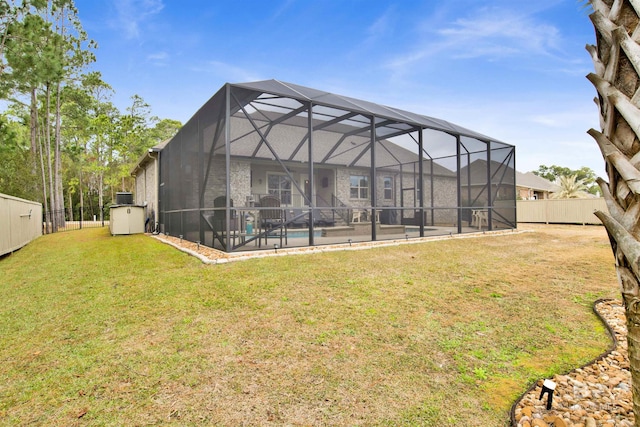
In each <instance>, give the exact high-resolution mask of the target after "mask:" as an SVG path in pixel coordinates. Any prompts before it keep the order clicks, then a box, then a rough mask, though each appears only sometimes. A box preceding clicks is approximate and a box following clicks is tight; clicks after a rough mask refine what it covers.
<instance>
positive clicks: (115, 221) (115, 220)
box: [109, 205, 144, 236]
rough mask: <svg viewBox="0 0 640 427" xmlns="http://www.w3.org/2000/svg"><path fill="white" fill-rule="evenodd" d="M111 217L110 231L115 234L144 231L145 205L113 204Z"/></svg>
mask: <svg viewBox="0 0 640 427" xmlns="http://www.w3.org/2000/svg"><path fill="white" fill-rule="evenodd" d="M109 218H110V220H109V231H110V232H111V234H112V235H113V236H115V235H116V234H136V233H144V206H138V205H112V206H111V208H110V209H109Z"/></svg>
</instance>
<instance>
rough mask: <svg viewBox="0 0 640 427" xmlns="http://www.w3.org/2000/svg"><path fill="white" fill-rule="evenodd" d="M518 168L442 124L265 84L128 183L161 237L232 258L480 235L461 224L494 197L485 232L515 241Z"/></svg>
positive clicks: (505, 148) (153, 154) (204, 114)
mask: <svg viewBox="0 0 640 427" xmlns="http://www.w3.org/2000/svg"><path fill="white" fill-rule="evenodd" d="M478 159H491V162H490V163H488V162H486V161H485V163H484V166H482V165H481V163H477V165H478V167H480V168H481V169H482V167H484V173H482V172H480V175H481V176H482V177H483V178H481V179H479V180H478V181H476V178H474V177H472V176H470V175H468V176H465V175H464V170H465V168H468V166H469V165H470V164H471V163H473V162H475V161H476V160H478ZM514 162H515V148H514V147H513V146H511V145H509V144H506V143H504V142H501V141H497V140H495V139H493V138H490V137H488V136H485V135H482V134H479V133H477V132H474V131H471V130H469V129H466V128H463V127H460V126H457V125H454V124H452V123H450V122H447V121H444V120H440V119H435V118H432V117H427V116H422V115H418V114H415V113H411V112H407V111H403V110H399V109H395V108H391V107H387V106H383V105H378V104H374V103H371V102H368V101H364V100H358V99H354V98H349V97H345V96H341V95H336V94H332V93H328V92H324V91H319V90H316V89H312V88H307V87H303V86H299V85H294V84H291V83H283V82H280V81H277V80H268V81H261V82H252V83H242V84H226V85H225V86H223V87H222V88H221V89H220V90H219V91H218V92H217V93H216V94H215V95H214V96H213V97H212V98H211V99H210V100H209V101H208V102H207V103H206V104H205V105H203V106H202V107H201V108H200V110H199V111H198V112H196V114H195V115H194V116H193V117H192V118H191V119H190V120H189V121H188V122H187V123H186V124H185V125H184V126H183V127H182V128H181V129H180V131H179V132H178V133H177V134H176V135H175V136H174V137H173V138H172V139H171V140H170V141H168V142H166V144H163V146H162V147H156V148H154V149H152V150H151V151H150V152H149V153H147V154H146V155H145V156H144V157H143V158H142V159H141V161H140V162H139V164H138V166H137V167H136V169H134V171H133V173H134V174H135V176H136V193H137V194H136V203H141V202H143V201H147V203H148V205H149V206H152V209H153V210H154V213H155V214H156V215H157V222H158V224H159V228H160V231H161V232H163V233H167V234H171V235H174V236H178V235H180V236H183V238H184V239H187V240H190V241H193V242H199V243H200V244H203V245H207V246H211V247H215V248H219V249H222V250H225V251H238V250H253V249H256V248H264V245H268V246H267V247H271V246H272V245H273V244H277V245H278V246H279V247H283V246H308V245H310V246H314V245H318V244H332V243H347V242H356V241H371V240H382V239H395V238H407V239H408V238H411V237H420V236H424V235H426V234H428V233H441V234H450V233H462V232H472V231H478V230H477V228H476V229H474V228H472V227H471V222H472V221H471V219H470V217H469V215H466V213H467V212H471V209H474V208H479V209H483V210H488V211H491V212H492V211H493V202H494V200H495V197H496V195H497V194H498V193H497V192H495V191H493V192H492V191H491V190H490V187H492V186H497V187H499V188H500V189H501V190H500V191H501V193H502V195H501V197H503V198H504V200H501V207H500V209H501V212H502V213H501V217H504V220H503V221H500V222H495V223H494V222H492V223H490V224H487V225H486V227H487V228H489V229H491V228H493V227H497V228H514V227H515V186H514V182H515V179H514V174H515V170H514V169H513V165H514ZM490 165H491V166H490ZM496 165H498V166H496ZM490 167H493V168H496V167H497V169H496V170H499V171H500V173H498V174H495V173H493V172H495V171H491V170H490V169H489V168H490ZM490 174H493V175H492V178H491V179H490V181H487V179H486V177H487V176H489V175H490ZM470 186H474V187H477V188H478V192H477V194H475V195H474V197H473V200H471V199H470V198H469V197H468V192H466V191H464V192H463V191H462V189H463V187H465V188H466V187H470ZM483 187H484V188H485V189H486V191H482V188H483ZM149 189H153V191H156V194H157V196H154V195H153V191H151V192H150V191H149ZM138 193H141V194H144V196H142V197H141V196H140V194H138ZM142 199H144V200H142ZM294 227H299V228H298V229H295V230H294ZM274 239H275V240H274Z"/></svg>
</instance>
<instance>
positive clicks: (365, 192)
mask: <svg viewBox="0 0 640 427" xmlns="http://www.w3.org/2000/svg"><path fill="white" fill-rule="evenodd" d="M354 178H357V184H356V185H354ZM363 182H364V183H366V185H362V183H363ZM369 188H370V187H369V177H368V176H367V175H350V176H349V198H350V199H353V200H369ZM354 189H355V190H356V192H357V197H353V190H354Z"/></svg>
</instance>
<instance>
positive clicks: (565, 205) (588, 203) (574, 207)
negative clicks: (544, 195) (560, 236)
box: [516, 198, 607, 225]
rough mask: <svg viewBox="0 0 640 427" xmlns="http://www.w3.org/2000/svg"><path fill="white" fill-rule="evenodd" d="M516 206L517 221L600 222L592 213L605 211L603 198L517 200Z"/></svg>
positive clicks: (556, 222)
mask: <svg viewBox="0 0 640 427" xmlns="http://www.w3.org/2000/svg"><path fill="white" fill-rule="evenodd" d="M516 206H517V210H518V214H517V218H518V222H542V223H545V224H550V223H552V224H583V225H585V224H601V222H600V220H599V219H598V218H597V217H596V216H595V215H594V214H593V213H594V212H595V211H604V212H607V205H606V203H605V201H604V199H603V198H598V199H543V200H518V201H517V204H516Z"/></svg>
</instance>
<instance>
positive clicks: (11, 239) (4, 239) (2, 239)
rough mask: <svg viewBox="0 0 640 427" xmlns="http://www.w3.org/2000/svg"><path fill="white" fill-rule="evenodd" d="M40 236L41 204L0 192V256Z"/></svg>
mask: <svg viewBox="0 0 640 427" xmlns="http://www.w3.org/2000/svg"><path fill="white" fill-rule="evenodd" d="M40 236H42V205H41V204H40V203H36V202H31V201H29V200H24V199H19V198H17V197H12V196H7V195H6V194H1V193H0V256H1V255H4V254H7V253H9V252H13V251H15V250H18V249H20V248H21V247H23V246H24V245H26V244H27V243H29V242H30V241H32V240H33V239H35V238H37V237H40Z"/></svg>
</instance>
